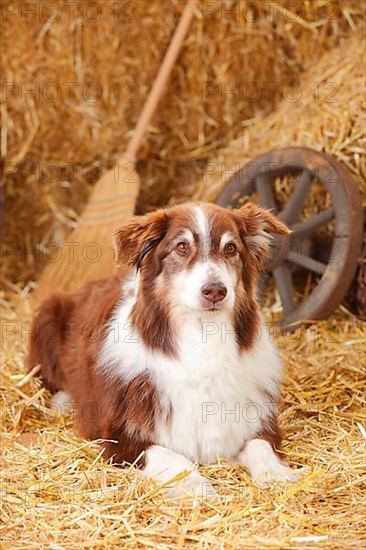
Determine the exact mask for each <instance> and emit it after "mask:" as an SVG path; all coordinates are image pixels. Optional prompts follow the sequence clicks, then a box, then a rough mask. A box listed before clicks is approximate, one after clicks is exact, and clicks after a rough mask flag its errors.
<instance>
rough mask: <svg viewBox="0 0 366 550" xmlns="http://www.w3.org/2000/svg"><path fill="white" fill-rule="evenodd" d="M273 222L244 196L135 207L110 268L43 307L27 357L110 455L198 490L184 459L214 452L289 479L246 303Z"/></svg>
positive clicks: (271, 367)
mask: <svg viewBox="0 0 366 550" xmlns="http://www.w3.org/2000/svg"><path fill="white" fill-rule="evenodd" d="M271 233H282V234H286V233H289V231H288V229H287V228H286V226H285V225H283V224H282V223H281V222H280V221H279V220H278V219H276V218H275V217H274V216H273V215H272V214H270V213H269V212H268V211H266V210H264V209H261V208H259V207H257V206H255V205H254V204H246V205H244V206H243V207H242V208H240V209H238V210H226V209H224V208H221V207H219V206H215V205H212V204H183V205H179V206H175V207H173V208H169V209H166V210H158V211H156V212H154V213H152V214H149V215H146V216H141V217H135V218H133V219H132V220H131V221H130V222H129V223H127V224H126V225H124V226H123V227H121V228H120V229H119V230H118V231H117V232H116V233H115V239H116V248H117V254H118V261H119V263H120V264H122V266H123V267H122V269H121V272H120V273H119V274H118V275H115V276H112V277H110V278H107V279H103V280H100V281H95V282H92V283H89V284H87V285H85V286H84V287H83V288H81V289H80V290H77V291H75V292H72V293H63V292H57V293H55V294H52V295H51V296H50V297H49V298H48V299H46V300H45V301H44V302H43V303H42V304H41V305H40V307H39V309H38V312H37V313H36V316H35V319H34V326H33V332H32V337H31V344H30V355H29V367H30V368H32V367H33V366H35V365H37V364H40V365H41V376H42V378H43V380H44V383H45V385H46V386H47V387H48V388H49V389H50V390H51V391H52V392H54V393H55V392H58V393H56V395H55V396H54V397H53V400H54V404H55V405H60V406H61V405H62V404H65V402H67V401H71V400H72V402H73V403H74V404H75V407H76V415H77V423H78V426H79V429H80V431H81V433H82V435H83V436H85V437H87V438H90V439H101V440H104V443H103V445H104V447H105V456H106V457H113V461H114V463H116V464H122V465H123V464H131V463H135V464H137V465H138V466H139V467H140V468H141V469H142V470H143V471H144V472H145V473H146V475H148V476H152V477H154V478H155V479H156V480H158V482H160V483H165V482H168V481H169V480H170V479H172V478H173V477H175V476H177V475H178V474H180V473H181V472H184V471H189V472H190V473H189V474H188V475H187V477H186V478H185V479H184V480H183V481H181V482H179V483H180V486H181V487H182V488H183V489H184V490H185V489H188V490H189V491H193V492H197V491H198V492H204V493H206V494H207V493H210V492H212V488H211V486H210V485H209V484H208V482H207V481H206V480H205V478H203V477H202V476H201V475H200V474H199V473H198V472H197V471H195V470H194V464H195V463H212V462H215V461H217V459H218V458H219V457H221V458H224V459H227V460H229V461H237V462H239V463H241V464H243V465H244V466H245V467H246V468H247V469H248V471H249V472H250V474H251V475H252V477H253V478H254V479H262V480H263V479H267V480H268V479H274V480H282V481H296V480H297V473H296V472H294V471H293V470H291V469H290V468H289V467H288V466H287V465H286V463H285V462H283V460H281V458H280V457H279V455H278V452H277V451H278V450H279V447H280V443H281V434H280V430H279V428H278V425H277V420H276V415H277V404H278V400H279V393H280V383H281V378H282V365H281V361H280V359H279V357H278V355H277V351H276V348H275V346H274V344H273V343H272V342H271V340H270V338H269V335H268V332H267V331H266V328H265V326H264V324H263V322H262V319H261V316H260V312H259V310H258V305H257V302H256V279H257V275H258V272H259V271H260V270H261V268H262V265H263V259H264V257H265V254H266V252H267V250H268V244H269V241H270V238H271V237H270V234H271ZM91 405H94V414H90V406H91ZM176 489H177V487H176Z"/></svg>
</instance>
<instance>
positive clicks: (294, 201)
mask: <svg viewBox="0 0 366 550" xmlns="http://www.w3.org/2000/svg"><path fill="white" fill-rule="evenodd" d="M312 181H313V175H312V173H311V172H309V171H308V170H304V172H303V173H302V174H301V177H300V179H299V181H298V182H297V185H296V187H295V189H294V192H293V193H292V195H291V196H290V197H289V199H288V201H287V203H286V206H285V207H284V209H283V210H282V212H281V214H280V218H281V220H283V221H284V222H285V223H287V224H288V225H291V224H293V223H295V222H296V221H297V220H298V219H299V217H300V214H301V210H302V208H303V206H304V202H305V199H306V197H307V195H308V193H309V191H310V187H311V183H312Z"/></svg>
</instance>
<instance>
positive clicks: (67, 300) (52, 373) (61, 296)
mask: <svg viewBox="0 0 366 550" xmlns="http://www.w3.org/2000/svg"><path fill="white" fill-rule="evenodd" d="M72 308H73V301H72V299H71V297H70V296H69V295H68V294H66V293H62V292H57V293H54V294H51V295H50V296H49V297H48V298H47V299H46V300H44V301H43V302H42V303H41V304H40V306H39V307H38V309H37V311H36V314H35V316H34V319H33V325H32V331H31V336H30V346H29V355H28V361H27V366H28V369H29V370H30V369H32V368H33V367H35V366H37V365H40V372H39V374H40V376H41V378H42V379H43V382H44V385H45V386H46V388H48V389H49V390H50V391H51V392H56V391H59V390H62V389H63V385H64V384H63V382H64V377H63V373H62V370H61V367H60V361H59V359H60V354H61V353H62V346H63V344H64V343H66V341H67V338H68V336H69V335H70V326H69V324H68V319H70V312H71V309H72Z"/></svg>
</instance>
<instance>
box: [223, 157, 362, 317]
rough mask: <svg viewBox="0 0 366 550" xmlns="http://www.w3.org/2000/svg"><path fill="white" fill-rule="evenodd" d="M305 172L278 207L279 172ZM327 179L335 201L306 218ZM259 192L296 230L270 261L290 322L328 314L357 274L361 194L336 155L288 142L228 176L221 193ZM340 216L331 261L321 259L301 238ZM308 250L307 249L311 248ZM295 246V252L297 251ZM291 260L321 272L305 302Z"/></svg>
mask: <svg viewBox="0 0 366 550" xmlns="http://www.w3.org/2000/svg"><path fill="white" fill-rule="evenodd" d="M299 172H300V173H301V175H300V177H299V180H298V183H297V185H296V186H295V188H294V190H293V192H292V194H291V195H290V197H289V198H288V200H287V202H286V204H285V205H284V208H283V209H282V210H281V211H280V212H277V206H276V200H275V193H274V192H273V191H272V184H273V182H274V181H275V180H276V178H278V177H284V176H286V175H293V174H295V173H299ZM315 181H317V182H319V183H320V184H322V185H323V186H324V187H325V189H326V191H327V192H328V193H329V196H330V197H331V200H332V205H331V206H330V207H327V208H325V209H324V210H322V211H320V212H319V213H317V214H315V215H313V216H312V217H310V218H309V219H307V220H301V219H300V217H301V213H302V210H303V206H304V203H305V201H306V199H307V197H308V196H309V195H310V194H311V192H312V186H313V184H314V182H315ZM253 192H256V193H257V194H258V197H259V203H260V204H261V205H262V206H265V207H266V208H269V209H271V210H272V211H273V212H274V213H276V214H277V215H278V217H279V218H280V219H282V220H283V221H284V222H285V223H286V224H287V225H288V226H289V227H290V229H291V230H292V234H291V237H290V238H287V239H286V238H282V239H280V238H277V239H276V241H275V253H274V258H271V261H269V262H268V263H267V265H266V268H267V271H268V272H271V273H272V275H273V278H274V281H275V285H276V287H277V291H278V293H279V296H280V299H281V302H282V306H283V317H282V318H281V319H280V323H282V324H285V325H288V324H292V323H296V322H299V321H304V320H307V319H314V320H315V319H324V318H326V317H327V316H328V315H330V314H331V313H332V311H333V310H334V309H335V308H336V307H337V306H338V305H339V304H340V303H341V301H342V299H343V298H344V296H345V294H346V292H347V290H348V288H349V285H350V284H351V282H352V279H353V277H354V274H355V271H356V268H357V261H358V258H359V256H360V251H361V245H362V234H363V212H362V206H361V200H360V195H359V192H358V189H357V186H356V185H355V183H354V181H353V179H352V176H351V175H350V173H349V172H348V171H347V170H346V169H345V168H344V167H343V166H342V165H341V164H339V163H338V162H337V161H335V160H334V159H333V158H332V157H330V156H328V155H325V154H323V153H319V152H317V151H313V150H312V149H308V148H305V147H288V148H285V149H280V150H277V151H271V152H269V153H267V154H265V155H261V156H259V157H257V158H256V159H254V160H253V161H251V162H250V163H248V164H246V165H245V166H244V167H243V168H242V169H241V170H239V171H238V172H237V173H236V174H234V176H233V177H232V178H231V179H230V180H229V182H228V183H227V185H226V187H225V188H224V190H223V191H222V192H221V194H220V195H219V197H218V199H217V201H216V202H217V203H218V204H220V205H222V206H231V207H233V206H237V204H238V199H239V198H240V197H241V196H243V195H244V194H245V195H250V194H252V193H253ZM332 220H335V229H334V236H333V241H332V245H331V251H330V258H329V261H328V262H324V261H319V259H316V258H314V257H312V255H311V254H309V252H307V253H304V251H303V249H302V247H301V246H300V245H301V243H304V242H306V239H310V238H311V236H312V235H314V234H315V232H316V231H317V230H318V229H320V228H321V227H324V226H325V225H327V224H328V223H329V222H330V221H332ZM307 250H308V249H307ZM294 251H295V253H294ZM291 265H297V266H298V267H300V268H301V269H302V270H306V271H308V272H312V273H315V274H317V275H319V277H320V278H319V280H318V281H317V284H316V286H315V287H314V288H313V289H312V291H311V292H310V294H309V295H308V296H307V297H306V298H305V299H304V300H303V301H302V303H301V304H298V305H297V304H296V303H295V298H294V296H295V289H294V285H293V276H292V273H291Z"/></svg>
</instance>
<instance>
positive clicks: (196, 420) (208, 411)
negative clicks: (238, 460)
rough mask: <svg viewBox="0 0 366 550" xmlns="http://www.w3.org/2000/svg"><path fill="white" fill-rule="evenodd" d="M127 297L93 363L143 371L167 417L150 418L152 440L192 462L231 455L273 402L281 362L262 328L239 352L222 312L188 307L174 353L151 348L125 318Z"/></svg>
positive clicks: (123, 372) (127, 376) (123, 373)
mask: <svg viewBox="0 0 366 550" xmlns="http://www.w3.org/2000/svg"><path fill="white" fill-rule="evenodd" d="M133 303H134V298H133V297H131V298H129V299H127V300H126V301H124V302H123V303H122V304H121V305H120V306H118V308H117V310H116V314H115V317H114V319H113V320H112V323H111V327H110V329H109V331H108V334H107V337H106V340H105V342H104V345H103V348H102V352H101V356H100V365H101V367H102V368H104V369H105V370H106V371H107V372H108V371H109V372H111V371H112V372H113V374H114V375H116V374H117V376H120V377H121V378H123V379H124V380H126V381H129V380H132V379H133V378H135V377H136V376H138V375H139V374H141V373H143V372H148V373H149V374H150V376H151V379H152V381H153V383H154V385H155V387H156V390H157V392H158V394H159V398H160V401H161V404H162V406H163V408H166V410H170V411H171V414H170V415H169V417H168V421H166V420H161V421H160V422H158V424H157V425H156V429H155V437H156V441H155V442H156V443H157V444H159V445H162V446H165V447H167V448H169V449H171V450H173V451H175V452H177V453H181V454H183V455H184V456H186V457H187V458H189V459H191V460H192V461H197V462H206V463H207V462H215V461H216V460H217V458H218V457H222V458H226V459H231V458H235V457H236V455H237V454H238V453H239V451H240V449H241V448H242V447H243V445H244V443H245V441H246V440H248V439H250V438H252V437H254V436H255V435H256V434H257V433H258V431H259V430H260V426H261V423H262V422H263V421H265V420H266V419H268V417H269V416H270V413H271V410H272V409H273V407H274V406H275V404H274V403H273V402H271V397H269V394H271V395H276V394H277V393H278V389H279V383H280V380H281V372H282V366H281V362H280V360H279V358H278V356H277V352H276V349H275V347H274V344H273V343H272V342H270V338H269V334H268V332H267V331H266V329H265V327H264V326H263V325H262V326H261V334H260V335H259V336H258V339H257V342H256V343H255V344H254V346H253V348H252V349H251V350H250V351H245V352H242V353H239V351H238V348H237V345H236V342H235V335H234V332H233V327H232V324H231V322H230V320H229V319H228V317H227V315H226V314H225V313H222V312H215V313H208V314H207V316H206V318H201V317H200V316H199V314H196V313H193V314H192V313H190V314H187V315H186V316H185V317H182V318H181V319H180V320H179V322H177V327H176V329H177V342H178V345H179V354H178V358H177V359H174V360H172V359H170V358H168V357H166V356H165V355H163V354H161V353H157V352H152V351H151V350H149V349H148V348H147V347H146V346H145V345H144V343H143V340H142V338H141V335H140V334H138V333H137V332H135V331H134V330H133V327H131V324H130V323H129V315H130V312H131V308H132V305H133Z"/></svg>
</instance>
